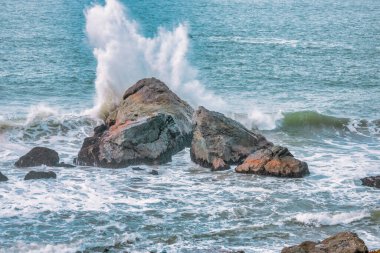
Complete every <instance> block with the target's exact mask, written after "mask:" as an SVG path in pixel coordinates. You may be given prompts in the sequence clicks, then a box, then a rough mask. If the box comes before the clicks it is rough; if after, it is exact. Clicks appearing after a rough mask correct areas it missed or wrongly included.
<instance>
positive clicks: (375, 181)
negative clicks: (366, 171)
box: [360, 176, 380, 188]
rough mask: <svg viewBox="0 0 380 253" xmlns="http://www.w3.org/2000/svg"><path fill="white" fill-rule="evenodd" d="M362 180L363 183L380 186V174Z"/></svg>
mask: <svg viewBox="0 0 380 253" xmlns="http://www.w3.org/2000/svg"><path fill="white" fill-rule="evenodd" d="M360 180H361V181H362V185H365V186H369V187H375V188H380V176H373V177H365V178H362V179H360Z"/></svg>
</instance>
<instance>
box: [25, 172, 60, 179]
mask: <svg viewBox="0 0 380 253" xmlns="http://www.w3.org/2000/svg"><path fill="white" fill-rule="evenodd" d="M49 178H52V179H55V178H57V175H56V174H55V173H54V172H53V171H47V172H45V171H33V170H32V171H30V172H29V173H28V174H26V176H25V177H24V180H32V179H49Z"/></svg>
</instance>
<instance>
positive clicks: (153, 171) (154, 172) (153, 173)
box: [149, 170, 158, 176]
mask: <svg viewBox="0 0 380 253" xmlns="http://www.w3.org/2000/svg"><path fill="white" fill-rule="evenodd" d="M149 174H151V175H155V176H157V175H158V171H157V170H152V171H151V172H150V173H149Z"/></svg>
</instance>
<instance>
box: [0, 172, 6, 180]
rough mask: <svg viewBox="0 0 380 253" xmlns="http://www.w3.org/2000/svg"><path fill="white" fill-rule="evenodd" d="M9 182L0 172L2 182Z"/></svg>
mask: <svg viewBox="0 0 380 253" xmlns="http://www.w3.org/2000/svg"><path fill="white" fill-rule="evenodd" d="M5 181H8V178H7V177H6V176H5V175H3V173H1V172H0V182H5Z"/></svg>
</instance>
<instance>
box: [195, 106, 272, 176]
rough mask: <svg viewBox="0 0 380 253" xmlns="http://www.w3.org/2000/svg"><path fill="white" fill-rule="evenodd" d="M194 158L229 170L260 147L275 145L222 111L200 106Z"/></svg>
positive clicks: (203, 164) (201, 162)
mask: <svg viewBox="0 0 380 253" xmlns="http://www.w3.org/2000/svg"><path fill="white" fill-rule="evenodd" d="M193 121H194V130H193V140H192V143H191V149H190V155H191V159H192V160H193V161H194V162H195V163H197V164H199V165H201V166H203V167H207V168H211V169H212V170H224V169H229V168H230V165H233V164H239V163H241V162H242V161H243V160H244V159H245V158H246V157H247V156H248V155H249V154H251V153H253V152H255V151H256V150H259V149H262V148H265V147H270V146H272V145H273V144H272V143H271V142H269V141H267V140H266V139H265V137H264V136H262V135H261V134H259V133H257V132H254V131H250V130H248V129H247V128H245V127H244V126H243V125H242V124H240V123H238V122H237V121H235V120H232V119H230V118H227V117H226V116H224V115H223V114H221V113H218V112H213V111H209V110H207V109H206V108H204V107H202V106H201V107H199V108H198V110H197V111H196V112H195V113H194V116H193Z"/></svg>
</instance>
